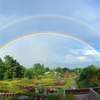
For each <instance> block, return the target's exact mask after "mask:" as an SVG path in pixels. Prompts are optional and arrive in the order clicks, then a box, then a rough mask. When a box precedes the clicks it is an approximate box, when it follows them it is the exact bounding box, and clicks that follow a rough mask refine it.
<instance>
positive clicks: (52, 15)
mask: <svg viewBox="0 0 100 100" xmlns="http://www.w3.org/2000/svg"><path fill="white" fill-rule="evenodd" d="M39 18H60V19H64V20H71V21H73V22H76V23H79V24H81V25H84V26H86V27H88V28H90V29H92V30H93V31H95V32H96V33H99V34H100V32H99V31H98V30H96V29H95V28H94V27H92V26H91V25H90V24H87V23H85V22H83V21H81V20H79V19H76V18H73V17H70V16H65V15H58V14H38V15H31V16H25V17H22V18H19V19H16V20H14V21H11V22H9V23H7V24H5V25H3V26H1V27H0V31H2V30H4V29H6V28H7V27H10V26H12V25H15V24H17V23H20V22H23V21H25V20H31V19H39Z"/></svg>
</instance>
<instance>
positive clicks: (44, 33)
mask: <svg viewBox="0 0 100 100" xmlns="http://www.w3.org/2000/svg"><path fill="white" fill-rule="evenodd" d="M38 35H56V36H61V37H66V38H70V39H73V40H75V41H78V42H80V43H82V44H84V45H85V46H87V47H88V48H90V49H91V50H92V51H93V52H94V53H95V54H97V55H98V56H100V53H99V52H97V51H96V50H95V49H94V48H93V47H92V46H91V45H89V44H88V43H86V42H84V41H82V40H80V39H78V38H76V37H73V36H71V35H69V34H63V33H58V32H37V33H29V34H26V35H24V36H21V37H18V38H16V39H14V40H12V41H10V42H8V43H6V44H5V45H3V46H2V47H1V48H0V51H2V50H4V49H5V48H6V47H8V46H10V45H11V44H13V43H15V42H17V41H20V40H22V39H25V38H29V37H33V36H38Z"/></svg>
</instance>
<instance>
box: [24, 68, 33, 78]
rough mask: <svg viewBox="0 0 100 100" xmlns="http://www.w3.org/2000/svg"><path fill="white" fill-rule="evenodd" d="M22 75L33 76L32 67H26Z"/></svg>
mask: <svg viewBox="0 0 100 100" xmlns="http://www.w3.org/2000/svg"><path fill="white" fill-rule="evenodd" d="M24 76H25V77H27V78H29V79H32V78H33V77H34V72H33V69H32V68H29V69H27V70H26V71H25V73H24Z"/></svg>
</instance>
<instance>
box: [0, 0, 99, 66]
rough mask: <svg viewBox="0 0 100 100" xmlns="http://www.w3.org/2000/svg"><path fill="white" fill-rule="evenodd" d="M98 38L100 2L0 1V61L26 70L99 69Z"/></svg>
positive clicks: (63, 0)
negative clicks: (35, 67) (37, 67)
mask: <svg viewBox="0 0 100 100" xmlns="http://www.w3.org/2000/svg"><path fill="white" fill-rule="evenodd" d="M30 34H32V36H29V35H30ZM34 34H38V35H34ZM63 34H64V35H63ZM25 36H27V37H26V38H25ZM19 37H23V39H21V38H20V39H19ZM99 38H100V0H6V1H5V0H0V57H1V58H2V59H3V58H4V57H5V55H10V56H12V57H13V58H14V59H16V60H17V61H18V62H19V63H20V64H21V65H23V66H25V67H27V68H30V67H33V65H34V64H35V63H41V64H44V66H45V67H50V68H56V67H68V68H76V67H79V68H83V67H86V66H88V65H91V64H94V65H96V66H100V39H99ZM15 39H18V40H16V41H15V42H14V40H15ZM8 43H9V45H7V44H8ZM4 45H7V46H5V47H4V48H2V47H3V46H4ZM3 60H4V59H3Z"/></svg>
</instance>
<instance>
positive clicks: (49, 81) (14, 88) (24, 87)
mask: <svg viewBox="0 0 100 100" xmlns="http://www.w3.org/2000/svg"><path fill="white" fill-rule="evenodd" d="M72 80H73V78H72V77H71V76H70V77H68V78H66V77H60V78H58V77H54V76H51V75H44V76H41V78H39V79H28V78H22V79H18V78H17V79H16V78H15V79H12V80H2V81H0V90H1V94H2V93H3V92H4V95H2V98H5V100H12V99H15V98H16V100H24V99H22V98H20V97H21V96H28V98H26V99H25V100H33V98H35V97H39V96H44V97H45V98H47V100H51V99H50V98H51V95H52V100H58V99H57V98H59V100H64V99H65V98H64V97H63V90H64V89H69V88H70V84H71V82H72ZM35 89H37V90H38V91H37V92H36V91H35ZM44 92H45V93H44ZM7 93H8V95H7ZM10 93H12V96H10ZM14 94H16V95H17V96H16V95H14ZM53 98H54V99H53ZM43 100H45V99H43ZM65 100H67V99H65Z"/></svg>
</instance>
